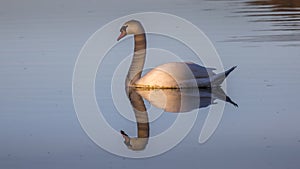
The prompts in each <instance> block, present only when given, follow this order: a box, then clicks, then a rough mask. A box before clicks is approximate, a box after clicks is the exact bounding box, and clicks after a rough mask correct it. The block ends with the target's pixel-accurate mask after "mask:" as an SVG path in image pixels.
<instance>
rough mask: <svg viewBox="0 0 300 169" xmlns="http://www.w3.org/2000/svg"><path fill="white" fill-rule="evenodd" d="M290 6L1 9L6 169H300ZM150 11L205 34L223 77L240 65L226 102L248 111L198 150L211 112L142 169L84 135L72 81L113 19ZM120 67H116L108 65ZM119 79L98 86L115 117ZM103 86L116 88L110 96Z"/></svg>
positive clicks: (1, 134) (295, 11)
mask: <svg viewBox="0 0 300 169" xmlns="http://www.w3.org/2000/svg"><path fill="white" fill-rule="evenodd" d="M259 2H262V3H259ZM288 2H294V4H293V3H290V5H287V4H285V3H283V4H281V3H279V2H277V1H275V0H274V1H273V0H263V1H234V0H231V1H230V0H228V1H225V0H224V1H199V2H198V1H189V2H186V1H182V0H176V1H165V2H160V1H152V2H139V1H134V0H132V1H129V2H125V1H124V2H115V1H109V2H106V3H104V2H96V1H76V2H74V1H69V0H65V1H59V2H52V1H48V2H40V1H38V2H37V1H33V0H30V1H26V2H25V1H24V2H19V1H9V2H8V1H7V2H1V5H0V23H1V24H0V25H1V26H0V35H1V38H0V46H1V47H0V54H1V57H0V77H1V84H0V92H1V96H0V116H1V118H0V168H141V167H143V168H157V167H160V168H161V167H164V168H183V167H188V168H191V167H196V168H263V169H266V168H272V169H274V168H280V169H281V168H299V166H300V162H299V160H298V159H299V157H300V134H299V133H300V126H299V124H300V123H299V122H300V121H299V120H300V114H299V111H298V110H299V105H298V96H299V94H300V90H299V89H300V87H299V86H300V78H299V71H300V70H299V69H300V68H299V66H298V65H299V64H300V59H299V53H300V48H299V46H300V38H299V34H300V32H299V15H300V10H299V8H300V7H299V4H298V2H295V1H288ZM291 4H292V5H291ZM143 11H157V12H167V13H171V14H174V15H178V16H180V17H182V18H185V19H187V20H189V21H190V22H192V23H193V24H195V25H196V26H198V27H199V28H200V29H201V30H203V31H204V32H205V34H206V35H207V36H208V37H209V38H210V40H211V41H212V42H213V44H214V45H215V47H216V49H217V51H218V53H219V55H220V57H221V59H222V63H223V65H224V67H225V68H229V67H231V66H234V65H238V68H237V69H236V70H235V71H234V72H233V73H232V75H230V76H229V78H228V81H227V92H226V93H227V94H228V95H229V96H230V97H231V98H232V99H233V100H234V101H236V102H237V104H238V105H239V107H238V108H236V107H235V106H232V105H230V104H228V103H226V105H225V110H224V114H223V117H222V120H221V123H220V125H219V126H218V128H217V130H216V131H215V133H214V134H213V135H212V137H211V138H210V139H209V140H208V141H207V142H206V143H204V144H199V143H198V137H199V133H200V130H201V128H202V126H203V123H204V120H205V118H206V116H207V110H208V108H203V109H201V110H200V112H199V114H198V117H197V120H196V122H195V125H194V127H193V128H192V130H191V132H190V133H189V134H188V135H187V137H186V138H185V139H184V140H183V141H182V142H181V143H180V144H178V145H177V146H176V147H175V148H173V149H171V150H170V151H168V152H166V153H164V154H162V155H159V156H156V157H152V158H148V159H143V160H141V159H139V160H136V159H129V158H123V157H119V156H116V155H113V154H111V153H109V152H106V151H105V150H102V149H101V148H100V147H98V146H97V145H96V144H94V143H93V141H91V140H90V139H89V137H88V136H87V135H86V133H85V132H84V131H83V130H82V128H81V126H80V123H79V122H78V119H77V116H76V112H75V110H74V106H73V101H72V75H73V69H74V66H75V62H76V59H77V56H78V54H79V51H80V49H81V48H82V46H83V45H84V43H85V41H86V40H87V39H88V38H89V37H90V36H91V34H92V33H94V32H95V31H96V30H98V29H99V28H100V27H101V26H103V25H104V24H106V23H108V22H110V21H111V20H113V19H116V18H118V17H121V16H124V15H128V14H131V13H135V12H143ZM118 29H119V28H118ZM117 36H118V35H116V37H117ZM150 39H151V38H150ZM152 40H153V41H152V42H154V41H159V42H161V43H162V42H167V41H164V39H159V38H157V37H152ZM99 45H100V44H99ZM119 45H120V46H119V49H122V50H124V51H128V50H127V47H128V48H129V47H132V43H131V41H130V40H129V39H128V40H126V41H124V42H122V43H120V44H119ZM149 45H151V42H149ZM153 45H154V46H155V43H153ZM176 45H180V44H175V46H176ZM166 46H167V45H166ZM170 48H172V47H170ZM129 49H130V48H129ZM174 50H175V51H176V49H175V48H174ZM179 52H180V51H179ZM126 56H127V55H126ZM186 57H187V58H188V57H189V56H186ZM118 60H120V58H118V59H108V60H107V62H108V63H107V64H111V65H114V64H115V62H117V61H118ZM111 71H112V70H111V69H110V68H109V67H108V68H105V69H103V70H99V72H98V76H97V80H96V84H99V87H96V95H97V99H98V100H97V101H98V102H99V105H100V106H101V108H102V109H103V110H105V111H106V112H109V111H111V110H114V107H113V105H112V104H111V103H112V100H111V99H110V98H111V96H110V95H109V90H110V89H109V87H107V86H106V84H109V83H110V77H111V76H110V75H109V73H110V72H111ZM102 80H103V85H104V87H107V88H103V90H101V87H100V82H101V81H102ZM218 102H221V101H218ZM146 106H150V105H149V103H147V102H146ZM114 113H116V112H114ZM174 116H176V115H174V114H166V115H163V116H162V119H160V121H155V122H154V123H153V125H152V128H151V130H153V133H152V134H154V135H156V134H158V133H159V132H161V131H163V130H164V128H165V127H167V126H168V125H169V124H170V123H171V122H172V120H173V119H174ZM106 117H107V118H108V119H110V122H111V123H112V126H113V127H114V128H115V129H116V130H117V129H119V128H121V127H123V126H124V129H126V130H127V131H128V134H131V135H134V134H135V123H133V122H128V123H127V122H126V121H122V122H119V121H117V120H115V121H114V117H113V116H112V115H110V114H106ZM164 121H166V123H164ZM120 137H121V136H120ZM120 144H123V143H120Z"/></svg>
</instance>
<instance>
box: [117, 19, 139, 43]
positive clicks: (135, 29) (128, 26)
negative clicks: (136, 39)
mask: <svg viewBox="0 0 300 169" xmlns="http://www.w3.org/2000/svg"><path fill="white" fill-rule="evenodd" d="M120 32H121V34H120V36H119V37H118V39H117V40H120V39H122V38H123V37H125V36H126V35H130V34H134V35H138V34H143V33H145V31H144V28H143V26H142V24H141V23H140V22H139V21H137V20H130V21H127V22H126V23H124V24H123V26H122V27H121V29H120Z"/></svg>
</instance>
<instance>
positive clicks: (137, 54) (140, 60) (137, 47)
mask: <svg viewBox="0 0 300 169" xmlns="http://www.w3.org/2000/svg"><path fill="white" fill-rule="evenodd" d="M145 58H146V35H145V33H142V34H137V35H134V55H133V58H132V61H131V65H130V68H129V71H128V74H127V79H126V85H131V84H134V83H135V82H136V81H137V80H138V79H140V78H141V74H142V71H143V67H144V63H145Z"/></svg>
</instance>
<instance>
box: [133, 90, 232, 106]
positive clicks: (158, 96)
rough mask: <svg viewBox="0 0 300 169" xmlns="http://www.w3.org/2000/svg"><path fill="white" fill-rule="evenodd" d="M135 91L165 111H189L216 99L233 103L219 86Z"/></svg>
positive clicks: (209, 103)
mask: <svg viewBox="0 0 300 169" xmlns="http://www.w3.org/2000/svg"><path fill="white" fill-rule="evenodd" d="M137 92H138V93H139V94H140V95H141V96H142V97H143V98H145V99H146V100H147V101H149V102H150V104H151V105H153V106H155V107H157V108H160V109H163V110H164V111H166V112H190V111H192V110H193V109H197V108H204V107H207V106H209V105H211V104H215V103H214V101H215V100H216V99H219V100H223V101H226V102H229V103H231V104H233V105H234V106H238V105H237V104H236V103H234V102H233V101H232V100H231V99H230V98H229V97H228V96H227V95H226V94H225V93H224V91H223V90H222V89H221V88H220V87H216V88H203V89H201V88H189V89H147V90H145V89H138V90H137Z"/></svg>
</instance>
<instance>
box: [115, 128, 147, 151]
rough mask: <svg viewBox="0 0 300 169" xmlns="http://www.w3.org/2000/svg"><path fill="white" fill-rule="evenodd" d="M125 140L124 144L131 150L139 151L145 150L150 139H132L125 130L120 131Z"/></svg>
mask: <svg viewBox="0 0 300 169" xmlns="http://www.w3.org/2000/svg"><path fill="white" fill-rule="evenodd" d="M120 132H121V134H122V136H123V138H124V139H125V140H124V144H125V145H126V146H127V147H128V148H129V149H131V150H134V151H139V150H144V149H145V147H146V145H147V143H148V138H130V137H129V136H128V135H127V134H126V133H125V132H124V131H123V130H121V131H120Z"/></svg>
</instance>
